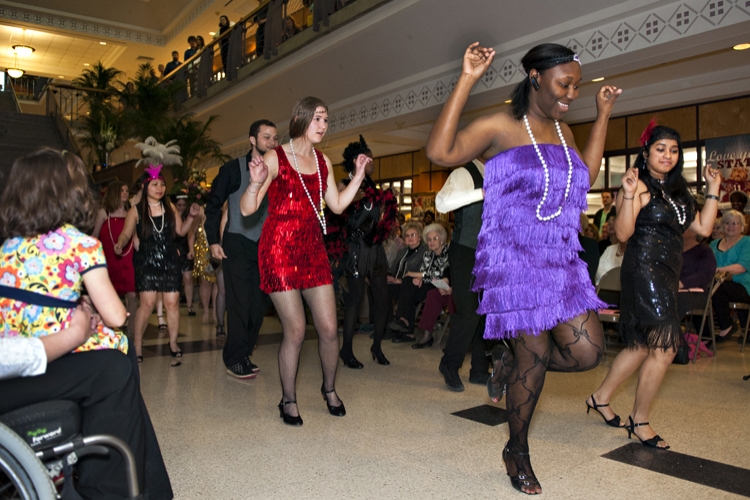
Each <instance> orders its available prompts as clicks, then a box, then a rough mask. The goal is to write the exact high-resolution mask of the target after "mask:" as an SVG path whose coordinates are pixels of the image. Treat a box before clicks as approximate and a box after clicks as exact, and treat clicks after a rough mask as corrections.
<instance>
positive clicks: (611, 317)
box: [596, 267, 622, 350]
mask: <svg viewBox="0 0 750 500" xmlns="http://www.w3.org/2000/svg"><path fill="white" fill-rule="evenodd" d="M620 291H622V288H621V286H620V268H619V267H613V268H612V269H610V270H609V271H607V272H606V273H605V274H604V276H602V279H601V280H599V284H598V285H596V295H597V296H599V295H600V293H601V292H616V293H619V292H620ZM597 313H598V315H599V321H601V322H602V323H619V321H620V311H619V310H616V309H600V310H599V311H597ZM608 337H609V336H608V335H607V334H606V332H605V334H604V349H605V350H606V349H607V348H608V347H609V340H608Z"/></svg>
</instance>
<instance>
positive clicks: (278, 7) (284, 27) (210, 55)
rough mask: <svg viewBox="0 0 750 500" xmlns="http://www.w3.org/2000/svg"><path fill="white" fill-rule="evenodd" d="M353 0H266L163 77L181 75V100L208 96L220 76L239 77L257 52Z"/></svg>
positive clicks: (317, 24)
mask: <svg viewBox="0 0 750 500" xmlns="http://www.w3.org/2000/svg"><path fill="white" fill-rule="evenodd" d="M355 1H356V0H315V2H314V4H313V2H312V0H266V1H263V2H261V4H260V5H259V6H258V8H257V9H255V10H254V11H252V12H251V13H250V14H248V15H247V16H245V17H244V18H243V19H242V20H240V21H239V22H237V24H235V25H234V26H232V27H231V28H230V29H228V30H226V31H225V32H224V33H222V34H221V35H220V36H218V37H217V38H215V39H214V40H212V41H211V43H209V44H208V45H206V47H205V48H204V49H202V50H201V51H200V52H198V53H197V54H195V55H193V56H192V57H191V58H189V59H188V60H186V61H184V62H183V63H182V64H180V66H178V67H177V68H176V69H175V70H173V71H172V72H170V73H168V74H166V75H164V76H163V77H162V79H161V81H163V82H166V81H172V80H177V81H180V82H183V83H184V84H185V91H184V92H182V93H181V95H178V96H177V99H176V102H175V104H176V105H177V106H180V105H181V104H182V103H183V102H185V101H186V100H188V99H190V98H193V97H205V96H206V95H207V92H208V89H209V88H210V87H211V86H213V85H215V84H217V83H218V82H220V81H222V80H229V81H231V80H235V79H237V78H238V72H239V70H240V69H241V68H243V67H244V66H246V65H248V64H250V63H251V62H253V61H255V60H256V59H258V58H261V57H262V58H264V59H271V58H273V57H275V56H277V54H278V51H279V49H280V48H281V47H282V46H283V45H284V44H285V43H286V42H288V41H289V40H291V39H292V38H294V37H296V36H298V35H300V34H301V33H305V32H307V31H316V32H317V31H319V30H320V28H321V26H327V25H328V22H329V21H328V17H329V15H333V14H334V13H336V12H338V11H339V10H345V9H346V7H347V6H349V5H350V4H352V3H354V2H355ZM359 1H360V2H361V1H362V0H359ZM363 3H364V2H363ZM369 3H373V4H377V3H381V2H372V1H370V2H369ZM311 4H312V5H313V9H312V10H311V9H310V8H309V7H310V5H311ZM306 38H308V40H309V39H310V38H311V37H309V36H306Z"/></svg>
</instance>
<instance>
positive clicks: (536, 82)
mask: <svg viewBox="0 0 750 500" xmlns="http://www.w3.org/2000/svg"><path fill="white" fill-rule="evenodd" d="M531 86H532V87H534V90H539V82H538V81H536V77H535V76H532V77H531Z"/></svg>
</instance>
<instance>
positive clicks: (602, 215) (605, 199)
mask: <svg viewBox="0 0 750 500" xmlns="http://www.w3.org/2000/svg"><path fill="white" fill-rule="evenodd" d="M615 215H617V208H616V207H615V197H614V195H613V193H612V191H611V190H610V189H607V190H604V191H602V208H600V209H599V210H597V211H596V213H595V214H594V226H596V231H597V233H602V231H603V230H604V226H605V225H606V223H607V221H608V220H609V219H611V218H612V217H614V216H615ZM603 238H604V235H603V233H602V239H603Z"/></svg>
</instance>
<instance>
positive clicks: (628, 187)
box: [622, 167, 638, 198]
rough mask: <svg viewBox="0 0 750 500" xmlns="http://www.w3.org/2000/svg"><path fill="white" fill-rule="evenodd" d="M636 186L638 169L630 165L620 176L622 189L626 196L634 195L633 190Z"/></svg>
mask: <svg viewBox="0 0 750 500" xmlns="http://www.w3.org/2000/svg"><path fill="white" fill-rule="evenodd" d="M637 187H638V169H637V168H635V167H630V168H629V169H628V171H627V172H625V175H623V176H622V191H623V195H624V196H625V197H627V198H632V197H633V196H635V190H636V188H637Z"/></svg>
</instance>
